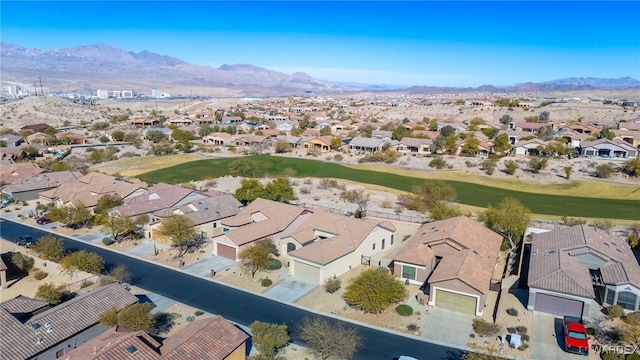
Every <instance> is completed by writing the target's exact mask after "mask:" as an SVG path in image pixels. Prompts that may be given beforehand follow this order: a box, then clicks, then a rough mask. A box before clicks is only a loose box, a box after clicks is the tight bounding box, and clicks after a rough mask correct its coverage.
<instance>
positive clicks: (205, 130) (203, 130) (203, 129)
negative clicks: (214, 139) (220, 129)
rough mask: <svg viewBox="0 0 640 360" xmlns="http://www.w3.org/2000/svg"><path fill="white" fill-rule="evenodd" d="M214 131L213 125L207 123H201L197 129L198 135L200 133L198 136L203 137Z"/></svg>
mask: <svg viewBox="0 0 640 360" xmlns="http://www.w3.org/2000/svg"><path fill="white" fill-rule="evenodd" d="M214 132H215V131H214V129H213V126H211V125H209V124H202V125H200V129H198V135H200V137H205V136H207V135H209V134H212V133H214Z"/></svg>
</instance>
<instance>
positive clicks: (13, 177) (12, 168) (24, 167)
mask: <svg viewBox="0 0 640 360" xmlns="http://www.w3.org/2000/svg"><path fill="white" fill-rule="evenodd" d="M43 172H47V170H46V169H42V168H40V167H39V166H38V165H36V164H31V163H17V164H10V165H6V166H5V165H2V167H0V174H1V175H0V182H2V183H4V184H13V183H16V182H18V181H21V180H24V179H28V178H30V177H32V176H34V175H37V174H40V173H43Z"/></svg>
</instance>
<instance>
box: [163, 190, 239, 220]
mask: <svg viewBox="0 0 640 360" xmlns="http://www.w3.org/2000/svg"><path fill="white" fill-rule="evenodd" d="M241 209H242V203H241V202H240V201H238V200H237V199H236V198H235V197H234V196H233V195H231V194H225V193H222V194H217V195H213V196H212V197H210V198H206V199H201V200H195V201H191V202H189V203H187V204H184V205H180V206H174V207H171V208H168V209H163V210H158V211H156V212H154V213H153V215H155V216H156V217H160V218H164V217H169V216H173V215H176V214H180V215H185V216H186V217H188V218H190V219H191V220H192V221H193V223H194V225H201V224H206V223H209V222H212V221H217V220H220V219H224V218H228V217H230V216H234V215H236V214H238V213H239V212H240V210H241Z"/></svg>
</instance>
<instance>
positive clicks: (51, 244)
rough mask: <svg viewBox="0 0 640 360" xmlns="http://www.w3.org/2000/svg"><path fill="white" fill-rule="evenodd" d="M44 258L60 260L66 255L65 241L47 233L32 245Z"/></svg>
mask: <svg viewBox="0 0 640 360" xmlns="http://www.w3.org/2000/svg"><path fill="white" fill-rule="evenodd" d="M31 248H32V249H33V250H35V251H36V252H37V253H38V255H39V256H40V257H41V258H43V259H44V260H49V261H55V262H59V261H60V260H62V258H63V257H64V253H65V250H64V243H63V242H62V239H59V238H57V237H55V236H53V235H45V236H42V237H40V238H38V241H37V242H36V243H35V244H34V245H33V246H32V247H31Z"/></svg>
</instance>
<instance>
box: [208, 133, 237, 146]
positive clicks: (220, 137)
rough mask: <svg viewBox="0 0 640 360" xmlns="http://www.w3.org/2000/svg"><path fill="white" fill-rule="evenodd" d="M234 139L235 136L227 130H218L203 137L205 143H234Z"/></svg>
mask: <svg viewBox="0 0 640 360" xmlns="http://www.w3.org/2000/svg"><path fill="white" fill-rule="evenodd" d="M234 141H235V139H234V137H233V136H232V135H231V134H229V133H226V132H216V133H212V134H209V135H207V136H205V137H203V138H202V142H204V143H205V144H213V145H232V144H233V142H234Z"/></svg>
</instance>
